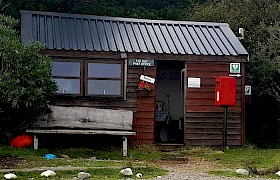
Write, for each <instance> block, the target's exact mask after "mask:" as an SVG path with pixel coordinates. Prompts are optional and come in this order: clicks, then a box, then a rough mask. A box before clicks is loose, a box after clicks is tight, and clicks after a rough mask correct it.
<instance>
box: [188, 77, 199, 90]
mask: <svg viewBox="0 0 280 180" xmlns="http://www.w3.org/2000/svg"><path fill="white" fill-rule="evenodd" d="M188 87H189V88H200V78H193V77H188Z"/></svg>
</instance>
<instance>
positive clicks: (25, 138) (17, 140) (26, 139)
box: [10, 135, 33, 148]
mask: <svg viewBox="0 0 280 180" xmlns="http://www.w3.org/2000/svg"><path fill="white" fill-rule="evenodd" d="M10 145H11V146H13V147H17V148H23V147H32V146H33V138H32V136H30V135H20V136H16V137H14V138H13V139H12V140H11V142H10Z"/></svg>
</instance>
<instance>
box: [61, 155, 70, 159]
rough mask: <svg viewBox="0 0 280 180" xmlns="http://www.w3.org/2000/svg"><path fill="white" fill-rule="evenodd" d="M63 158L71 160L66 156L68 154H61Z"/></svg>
mask: <svg viewBox="0 0 280 180" xmlns="http://www.w3.org/2000/svg"><path fill="white" fill-rule="evenodd" d="M61 157H62V158H65V159H69V158H70V157H69V156H68V155H66V154H61Z"/></svg>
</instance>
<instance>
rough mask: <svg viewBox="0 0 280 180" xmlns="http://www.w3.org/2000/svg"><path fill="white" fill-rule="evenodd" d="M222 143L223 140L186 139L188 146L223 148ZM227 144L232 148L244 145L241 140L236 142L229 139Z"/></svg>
mask: <svg viewBox="0 0 280 180" xmlns="http://www.w3.org/2000/svg"><path fill="white" fill-rule="evenodd" d="M222 143H223V141H222V139H221V140H209V139H208V140H204V139H193V140H191V139H186V145H187V146H221V145H222ZM227 144H228V145H230V146H240V145H242V144H241V140H239V139H236V140H231V139H229V140H228V141H227Z"/></svg>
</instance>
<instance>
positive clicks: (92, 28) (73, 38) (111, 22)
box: [21, 11, 248, 56]
mask: <svg viewBox="0 0 280 180" xmlns="http://www.w3.org/2000/svg"><path fill="white" fill-rule="evenodd" d="M21 14H22V40H23V43H29V42H30V41H40V42H41V43H42V44H44V45H45V46H46V48H48V49H66V50H82V51H85V50H86V51H113V52H150V53H159V54H163V53H166V54H196V55H233V56H236V55H247V54H248V53H247V51H246V50H245V49H244V47H243V46H242V44H241V43H240V42H239V40H238V39H237V37H236V36H235V35H234V33H233V32H232V31H231V29H230V28H229V26H228V24H225V23H199V22H186V21H162V20H143V19H128V18H117V17H100V16H88V15H77V14H63V13H50V12H39V11H21ZM28 29H32V30H31V35H30V32H27V30H28Z"/></svg>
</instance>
